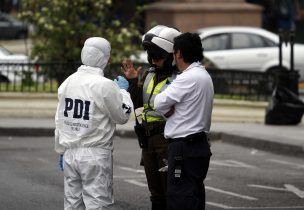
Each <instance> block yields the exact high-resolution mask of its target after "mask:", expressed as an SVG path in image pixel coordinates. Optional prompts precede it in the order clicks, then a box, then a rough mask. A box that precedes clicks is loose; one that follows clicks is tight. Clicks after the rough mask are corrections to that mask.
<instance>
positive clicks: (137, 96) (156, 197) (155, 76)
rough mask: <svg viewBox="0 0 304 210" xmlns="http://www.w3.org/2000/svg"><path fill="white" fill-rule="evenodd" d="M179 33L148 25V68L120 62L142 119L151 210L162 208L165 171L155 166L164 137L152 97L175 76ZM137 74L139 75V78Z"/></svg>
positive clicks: (158, 163) (160, 159) (161, 161)
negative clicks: (175, 57)
mask: <svg viewBox="0 0 304 210" xmlns="http://www.w3.org/2000/svg"><path fill="white" fill-rule="evenodd" d="M178 35H180V32H179V31H178V30H176V29H174V28H170V27H167V26H163V25H158V26H155V27H154V28H152V29H150V30H149V31H148V32H147V33H146V34H144V36H143V38H142V45H143V47H144V50H146V51H147V55H148V61H149V64H150V69H149V70H148V71H144V73H143V74H140V73H139V69H137V70H135V68H134V66H133V64H132V62H131V61H130V60H127V61H125V62H123V64H122V68H123V70H124V74H125V76H126V78H127V79H128V80H129V83H130V87H129V92H130V94H131V98H132V100H133V103H134V107H135V108H138V107H142V106H143V108H144V109H143V112H142V122H143V125H144V130H145V134H146V137H145V140H146V141H147V145H146V147H145V148H143V149H142V160H143V164H144V169H145V173H146V177H147V182H148V187H149V191H150V193H151V197H150V199H151V202H152V209H153V210H165V209H166V185H167V183H166V182H167V174H166V173H164V172H160V171H159V169H160V168H163V167H164V166H165V163H164V160H166V159H167V146H168V145H167V140H166V139H165V138H164V134H163V132H164V126H165V121H164V117H163V115H162V114H161V113H158V112H156V111H155V110H154V106H153V103H154V98H155V96H156V95H158V94H159V93H161V92H162V91H164V90H165V89H166V88H167V86H168V85H169V84H170V83H171V82H172V81H173V80H174V79H175V77H176V73H177V68H176V65H175V62H174V59H173V39H174V37H176V36H178ZM140 75H143V76H142V77H141V78H142V79H139V78H140Z"/></svg>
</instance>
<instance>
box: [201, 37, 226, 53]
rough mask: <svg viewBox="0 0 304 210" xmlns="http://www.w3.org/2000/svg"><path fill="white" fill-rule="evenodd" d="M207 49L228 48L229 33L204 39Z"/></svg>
mask: <svg viewBox="0 0 304 210" xmlns="http://www.w3.org/2000/svg"><path fill="white" fill-rule="evenodd" d="M202 45H203V48H204V50H205V51H214V50H226V49H227V46H228V34H219V35H214V36H210V37H207V38H205V39H203V40H202Z"/></svg>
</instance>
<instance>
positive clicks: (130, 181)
mask: <svg viewBox="0 0 304 210" xmlns="http://www.w3.org/2000/svg"><path fill="white" fill-rule="evenodd" d="M124 181H125V182H128V183H130V184H134V185H136V186H139V187H148V185H147V184H145V183H142V182H139V181H136V180H134V179H125V180H124Z"/></svg>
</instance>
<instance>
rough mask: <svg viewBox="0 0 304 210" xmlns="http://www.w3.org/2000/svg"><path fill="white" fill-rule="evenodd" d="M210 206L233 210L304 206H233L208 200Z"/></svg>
mask: <svg viewBox="0 0 304 210" xmlns="http://www.w3.org/2000/svg"><path fill="white" fill-rule="evenodd" d="M206 204H207V205H209V206H214V207H218V208H222V209H232V210H238V209H240V210H260V209H275V210H277V209H298V210H303V209H304V206H264V207H261V206H260V207H251V206H250V207H233V206H226V205H223V204H220V203H214V202H208V201H207V202H206Z"/></svg>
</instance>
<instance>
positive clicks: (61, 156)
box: [59, 155, 63, 171]
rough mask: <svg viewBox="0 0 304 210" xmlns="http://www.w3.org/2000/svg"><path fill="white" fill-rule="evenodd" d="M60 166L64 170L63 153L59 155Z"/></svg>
mask: <svg viewBox="0 0 304 210" xmlns="http://www.w3.org/2000/svg"><path fill="white" fill-rule="evenodd" d="M59 168H60V170H61V171H63V155H59Z"/></svg>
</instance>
